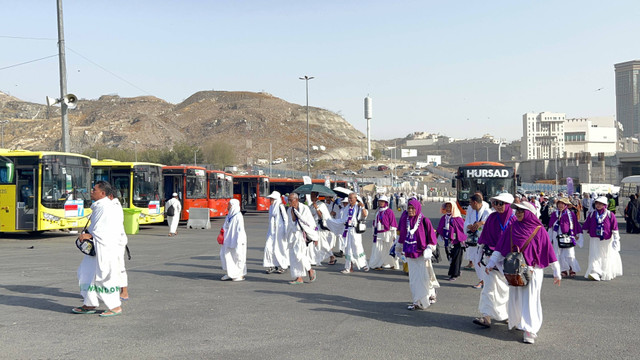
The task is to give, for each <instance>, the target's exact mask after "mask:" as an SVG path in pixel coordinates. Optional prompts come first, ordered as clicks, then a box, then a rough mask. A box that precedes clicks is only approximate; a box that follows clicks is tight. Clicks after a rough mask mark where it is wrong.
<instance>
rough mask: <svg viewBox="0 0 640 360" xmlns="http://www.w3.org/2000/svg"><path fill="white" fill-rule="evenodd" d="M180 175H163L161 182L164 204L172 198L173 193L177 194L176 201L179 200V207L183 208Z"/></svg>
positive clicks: (182, 188)
mask: <svg viewBox="0 0 640 360" xmlns="http://www.w3.org/2000/svg"><path fill="white" fill-rule="evenodd" d="M182 179H183V177H182V175H164V176H163V180H164V181H163V182H164V197H165V199H164V200H165V202H167V201H168V200H169V199H171V198H172V197H173V196H172V195H173V193H177V194H178V199H179V200H180V205H182V207H183V208H184V203H183V199H182V192H183V190H184V187H183V183H182Z"/></svg>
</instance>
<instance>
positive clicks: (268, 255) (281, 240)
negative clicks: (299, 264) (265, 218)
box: [262, 191, 289, 274]
mask: <svg viewBox="0 0 640 360" xmlns="http://www.w3.org/2000/svg"><path fill="white" fill-rule="evenodd" d="M268 198H269V201H270V202H271V205H270V206H269V229H268V230H267V240H266V242H265V245H264V258H263V260H262V266H264V267H266V268H267V270H266V273H267V274H271V273H274V272H277V273H278V274H282V273H284V271H285V270H287V269H288V268H289V242H288V241H287V225H288V223H289V221H288V219H289V217H288V216H287V209H286V208H285V207H284V205H282V201H281V199H282V196H281V195H280V193H279V192H277V191H274V192H272V193H271V194H270V195H269V196H268Z"/></svg>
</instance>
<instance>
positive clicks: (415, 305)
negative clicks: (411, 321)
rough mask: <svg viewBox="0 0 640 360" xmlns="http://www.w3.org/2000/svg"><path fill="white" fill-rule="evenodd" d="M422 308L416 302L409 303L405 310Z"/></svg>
mask: <svg viewBox="0 0 640 360" xmlns="http://www.w3.org/2000/svg"><path fill="white" fill-rule="evenodd" d="M423 309H424V308H423V307H422V306H420V305H418V304H411V305H409V306H407V310H409V311H414V310H423Z"/></svg>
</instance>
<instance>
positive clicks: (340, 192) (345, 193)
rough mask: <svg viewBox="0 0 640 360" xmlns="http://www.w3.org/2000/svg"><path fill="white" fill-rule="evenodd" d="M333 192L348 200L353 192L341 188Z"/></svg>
mask: <svg viewBox="0 0 640 360" xmlns="http://www.w3.org/2000/svg"><path fill="white" fill-rule="evenodd" d="M333 191H334V192H335V193H336V194H338V196H340V197H342V198H346V197H347V196H349V194H351V193H352V192H353V190H349V189H347V188H343V187H341V186H336V187H334V188H333Z"/></svg>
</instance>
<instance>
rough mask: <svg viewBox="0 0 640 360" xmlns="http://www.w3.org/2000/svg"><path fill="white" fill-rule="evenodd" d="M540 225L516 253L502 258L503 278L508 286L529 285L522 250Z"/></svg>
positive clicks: (538, 228) (538, 227)
mask: <svg viewBox="0 0 640 360" xmlns="http://www.w3.org/2000/svg"><path fill="white" fill-rule="evenodd" d="M541 227H542V225H538V226H537V227H536V229H535V230H534V231H533V233H532V234H531V236H529V239H527V242H525V243H524V245H522V248H521V249H518V251H512V252H510V253H508V254H507V256H505V258H504V271H503V272H504V277H505V278H506V279H507V283H508V284H509V285H510V286H527V285H528V284H529V280H530V277H529V271H528V269H527V268H528V265H527V261H526V260H525V258H524V255H522V252H523V251H524V249H525V248H526V247H527V245H529V243H530V242H531V240H532V239H533V237H534V236H536V234H537V233H538V230H540V228H541ZM511 250H513V229H511Z"/></svg>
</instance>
